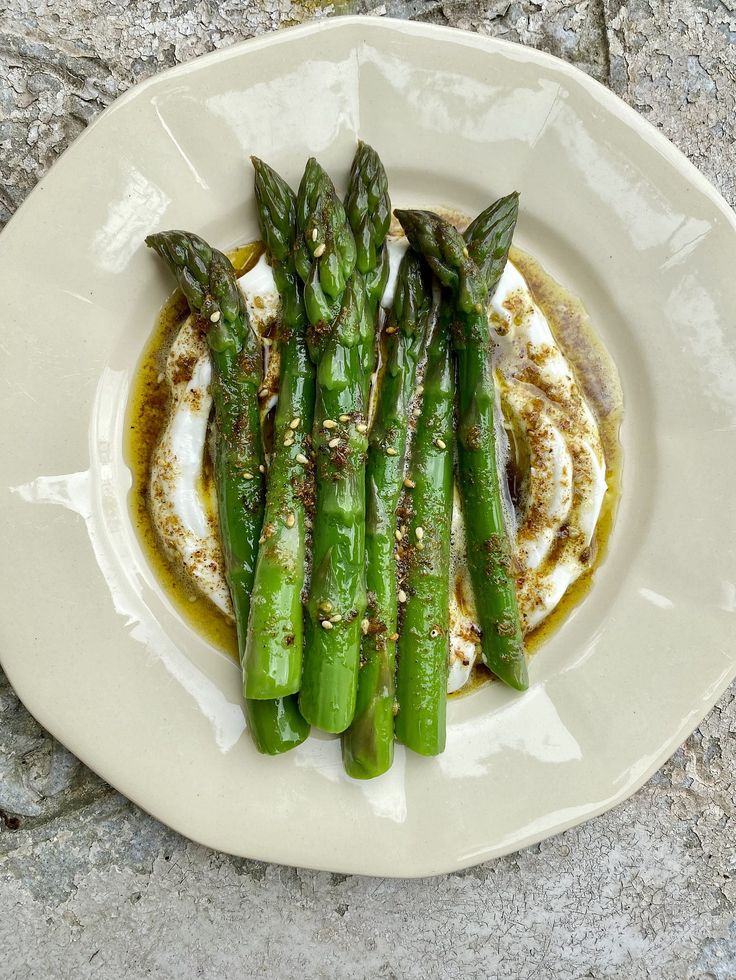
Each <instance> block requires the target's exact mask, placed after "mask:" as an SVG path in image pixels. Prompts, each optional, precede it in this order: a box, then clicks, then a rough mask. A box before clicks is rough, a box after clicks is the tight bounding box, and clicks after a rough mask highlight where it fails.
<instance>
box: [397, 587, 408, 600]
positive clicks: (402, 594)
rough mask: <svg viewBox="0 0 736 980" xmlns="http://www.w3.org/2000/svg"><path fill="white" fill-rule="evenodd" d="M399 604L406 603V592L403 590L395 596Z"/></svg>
mask: <svg viewBox="0 0 736 980" xmlns="http://www.w3.org/2000/svg"><path fill="white" fill-rule="evenodd" d="M396 598H397V599H398V600H399V602H406V592H404V590H403V589H399V594H398V595H397V596H396Z"/></svg>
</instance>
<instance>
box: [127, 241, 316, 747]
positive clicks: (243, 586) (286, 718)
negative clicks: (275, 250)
mask: <svg viewBox="0 0 736 980" xmlns="http://www.w3.org/2000/svg"><path fill="white" fill-rule="evenodd" d="M146 244H147V245H149V246H150V247H151V248H153V249H155V250H156V251H157V252H158V254H159V255H160V256H161V257H162V258H163V259H164V261H165V262H166V263H167V264H168V266H169V268H170V269H171V270H172V272H173V273H174V274H175V276H176V278H177V281H178V283H179V287H180V288H181V290H182V292H183V293H184V296H185V297H186V300H187V302H188V304H189V308H190V310H191V312H192V314H193V316H195V317H196V318H197V319H198V321H199V322H200V323H201V324H202V326H203V327H204V329H205V330H206V333H207V342H208V345H209V348H210V352H211V355H212V363H213V368H214V372H213V380H212V398H213V401H214V405H215V482H216V485H217V497H218V505H219V515H220V536H221V539H222V549H223V555H224V560H225V575H226V578H227V583H228V586H229V588H230V594H231V596H232V602H233V611H234V613H235V624H236V628H237V632H238V648H239V651H240V656H241V662H242V658H243V654H244V652H245V638H246V631H247V626H248V615H249V612H250V596H251V588H252V585H253V574H254V570H255V561H256V554H257V550H258V538H259V535H260V533H261V523H262V521H263V478H262V467H263V448H262V445H261V429H260V420H259V416H258V388H259V384H260V380H261V368H262V361H261V352H260V346H259V341H258V338H257V337H256V336H255V334H254V332H253V330H252V328H251V325H250V322H249V320H248V314H247V311H246V307H245V301H244V299H243V295H242V293H241V291H240V289H239V287H238V284H237V281H236V279H235V273H234V270H233V267H232V265H231V264H230V260H229V259H228V258H227V256H225V255H223V254H222V252H218V251H217V249H214V248H212V247H211V246H210V245H208V244H207V243H206V242H205V241H204V240H203V239H201V238H199V237H198V236H197V235H192V234H190V233H188V232H183V231H168V232H161V233H160V234H157V235H150V236H149V237H148V238H147V239H146ZM295 709H296V705H295V703H292V704H288V705H284V704H279V703H278V702H275V701H270V702H263V707H262V708H261V709H260V710H259V712H258V714H255V715H254V714H253V713H252V712H250V711H249V712H248V714H249V720H250V721H251V723H252V724H253V726H254V737H255V740H256V743H257V744H258V745H259V747H261V750H262V751H266V752H269V753H270V754H276V753H277V752H282V751H284V750H285V749H287V748H291V746H292V745H293V744H296V743H297V741H303V740H304V739H305V738H306V737H307V735H308V733H309V726H308V725H306V724H305V723H304V722H303V720H302V721H301V722H299V720H298V719H296V718H295V717H294V715H295Z"/></svg>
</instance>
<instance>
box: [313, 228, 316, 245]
mask: <svg viewBox="0 0 736 980" xmlns="http://www.w3.org/2000/svg"><path fill="white" fill-rule="evenodd" d="M312 241H313V242H316V241H317V229H316V228H312Z"/></svg>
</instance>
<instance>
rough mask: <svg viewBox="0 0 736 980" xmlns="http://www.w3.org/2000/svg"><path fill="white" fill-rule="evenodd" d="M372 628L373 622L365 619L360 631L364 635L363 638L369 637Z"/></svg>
mask: <svg viewBox="0 0 736 980" xmlns="http://www.w3.org/2000/svg"><path fill="white" fill-rule="evenodd" d="M370 628H371V621H370V619H364V620H363V621H362V622H361V624H360V631H361V633H362V634H363V636H367V635H368V630H369V629H370Z"/></svg>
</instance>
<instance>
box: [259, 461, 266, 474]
mask: <svg viewBox="0 0 736 980" xmlns="http://www.w3.org/2000/svg"><path fill="white" fill-rule="evenodd" d="M258 472H259V473H265V472H266V467H265V466H264V465H263V463H260V464H259V466H258Z"/></svg>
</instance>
